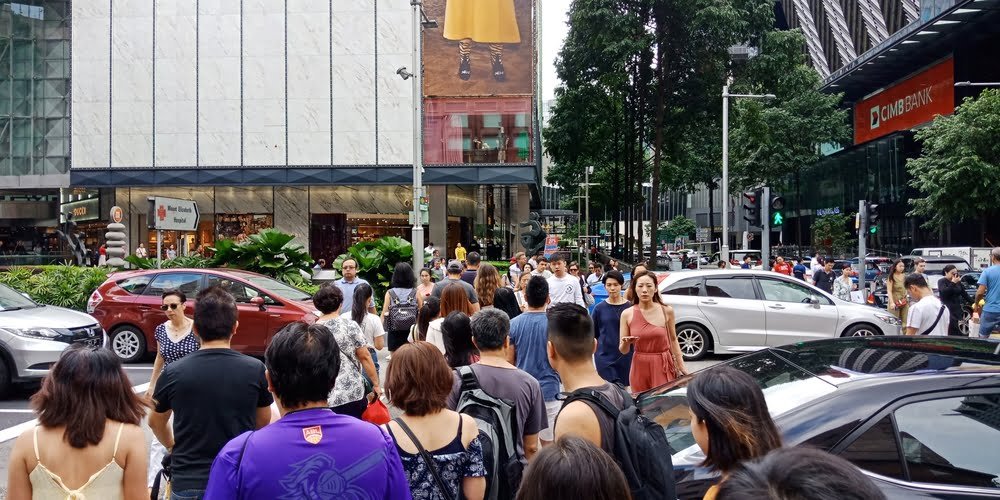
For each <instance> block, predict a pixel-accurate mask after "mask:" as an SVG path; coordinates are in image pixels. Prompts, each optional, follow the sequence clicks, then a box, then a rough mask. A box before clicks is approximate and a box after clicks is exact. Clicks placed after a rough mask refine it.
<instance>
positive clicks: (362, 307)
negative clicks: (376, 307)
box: [351, 283, 385, 372]
mask: <svg viewBox="0 0 1000 500" xmlns="http://www.w3.org/2000/svg"><path fill="white" fill-rule="evenodd" d="M372 294H373V291H372V287H371V285H369V284H368V283H361V284H360V285H358V286H357V287H355V288H354V302H352V303H351V319H353V320H354V322H355V323H357V324H358V326H359V327H361V333H362V334H364V336H365V342H367V343H368V352H369V353H371V356H372V363H374V364H375V371H376V372H377V371H379V366H378V351H381V350H382V348H383V347H385V330H384V329H383V328H382V321H381V320H380V319H379V317H378V316H376V315H374V314H372V313H370V312H368V311H369V310H370V309H371V307H372Z"/></svg>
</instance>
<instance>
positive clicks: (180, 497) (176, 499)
mask: <svg viewBox="0 0 1000 500" xmlns="http://www.w3.org/2000/svg"><path fill="white" fill-rule="evenodd" d="M203 496H205V490H184V491H172V492H170V500H201V498H202V497H203Z"/></svg>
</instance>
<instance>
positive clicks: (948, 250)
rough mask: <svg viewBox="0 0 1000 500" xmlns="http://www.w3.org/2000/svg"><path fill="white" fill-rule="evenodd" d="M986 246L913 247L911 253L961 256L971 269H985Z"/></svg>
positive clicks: (986, 260)
mask: <svg viewBox="0 0 1000 500" xmlns="http://www.w3.org/2000/svg"><path fill="white" fill-rule="evenodd" d="M992 250H993V249H992V248H987V247H929V248H914V249H913V251H912V252H910V254H911V255H919V256H921V257H949V256H954V257H961V258H963V259H965V261H966V262H968V263H969V264H970V265H971V266H972V268H973V269H986V268H987V267H990V251H992Z"/></svg>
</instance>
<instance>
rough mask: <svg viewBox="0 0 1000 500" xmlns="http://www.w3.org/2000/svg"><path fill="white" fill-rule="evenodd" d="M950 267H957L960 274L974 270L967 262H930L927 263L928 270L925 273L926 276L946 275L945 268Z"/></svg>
mask: <svg viewBox="0 0 1000 500" xmlns="http://www.w3.org/2000/svg"><path fill="white" fill-rule="evenodd" d="M949 265H951V266H955V268H957V269H958V272H960V273H961V272H965V271H971V270H972V268H971V267H969V264H968V263H967V262H965V261H964V260H954V261H944V260H942V261H934V262H928V263H927V268H926V270H925V271H924V273H925V274H944V268H945V266H949Z"/></svg>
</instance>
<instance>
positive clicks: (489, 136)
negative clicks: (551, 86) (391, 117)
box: [424, 97, 535, 164]
mask: <svg viewBox="0 0 1000 500" xmlns="http://www.w3.org/2000/svg"><path fill="white" fill-rule="evenodd" d="M531 124H532V110H531V99H530V98H527V97H524V98H488V99H427V101H426V104H425V113H424V163H426V164H463V163H530V162H531V161H532V159H533V158H534V147H533V144H534V142H533V141H534V139H533V138H534V135H535V132H534V130H533V127H532V126H531Z"/></svg>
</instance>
